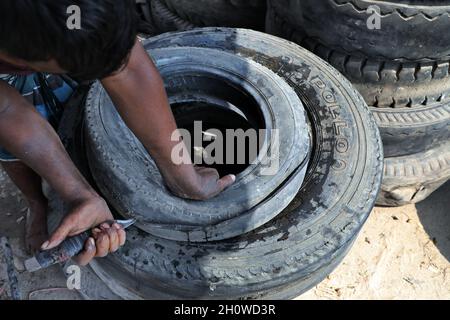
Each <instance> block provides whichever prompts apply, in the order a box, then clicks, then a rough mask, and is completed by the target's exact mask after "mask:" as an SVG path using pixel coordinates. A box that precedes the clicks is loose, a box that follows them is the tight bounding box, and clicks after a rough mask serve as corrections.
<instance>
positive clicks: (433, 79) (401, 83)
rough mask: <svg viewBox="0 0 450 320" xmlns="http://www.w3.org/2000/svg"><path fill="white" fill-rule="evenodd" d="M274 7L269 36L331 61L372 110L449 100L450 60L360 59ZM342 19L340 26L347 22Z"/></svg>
mask: <svg viewBox="0 0 450 320" xmlns="http://www.w3.org/2000/svg"><path fill="white" fill-rule="evenodd" d="M283 1H284V0H283ZM272 3H273V5H270V6H269V10H268V15H267V23H266V29H267V32H269V33H271V34H273V35H277V36H280V37H282V38H286V39H289V40H292V41H294V42H296V43H298V44H300V45H302V46H303V47H305V48H307V49H308V50H310V51H312V52H314V53H316V54H317V55H319V56H320V57H321V58H323V59H324V60H326V61H328V62H329V63H330V64H332V65H333V66H334V67H335V68H337V69H338V70H339V71H341V72H342V73H343V74H344V75H345V76H346V77H347V78H348V79H349V80H350V81H351V82H352V83H353V84H354V85H355V87H356V88H357V89H358V91H359V92H360V93H361V94H362V95H363V97H364V99H365V100H366V102H367V104H368V105H369V106H373V107H378V108H387V107H389V108H403V107H412V106H421V105H427V104H432V103H434V102H441V101H444V100H446V99H447V98H448V95H449V94H450V77H449V70H450V67H449V66H450V65H449V59H446V58H442V59H436V60H430V61H424V62H420V61H408V62H403V61H397V60H387V59H379V58H376V57H374V56H371V55H366V56H358V55H356V54H355V53H354V52H346V51H345V50H344V49H341V48H332V47H330V46H329V45H328V44H327V43H326V42H325V41H324V40H323V39H321V38H317V37H314V36H312V35H310V34H308V33H306V31H305V28H300V27H296V26H293V25H291V24H290V23H289V22H287V21H288V18H287V17H286V16H285V15H284V13H282V11H281V10H280V9H278V8H279V6H278V5H275V3H277V2H272ZM279 10H280V11H279ZM342 19H343V20H342V21H343V22H341V24H343V23H344V22H345V21H346V20H345V19H344V18H342ZM337 26H339V24H337ZM449 27H450V22H449ZM337 29H339V28H337ZM390 30H391V32H392V29H390ZM394 30H395V29H394ZM373 32H375V31H372V33H373ZM335 37H336V38H338V39H342V38H344V37H343V36H342V34H336V35H335ZM361 41H364V40H361ZM414 41H416V40H414ZM415 43H418V42H415ZM448 46H449V47H450V44H449V45H448ZM449 50H450V48H449ZM393 52H397V50H393Z"/></svg>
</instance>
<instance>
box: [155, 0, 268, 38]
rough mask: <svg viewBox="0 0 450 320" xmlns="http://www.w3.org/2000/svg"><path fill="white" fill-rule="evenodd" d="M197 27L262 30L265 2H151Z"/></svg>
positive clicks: (162, 0) (201, 0)
mask: <svg viewBox="0 0 450 320" xmlns="http://www.w3.org/2000/svg"><path fill="white" fill-rule="evenodd" d="M151 1H159V2H162V3H163V4H164V5H165V6H166V7H167V8H168V9H169V10H170V11H171V12H173V13H175V14H176V15H177V16H178V17H180V18H181V19H183V20H184V21H189V22H190V23H192V24H193V25H195V26H197V27H234V28H247V29H254V30H261V31H263V30H264V24H265V15H266V0H196V1H192V0H151Z"/></svg>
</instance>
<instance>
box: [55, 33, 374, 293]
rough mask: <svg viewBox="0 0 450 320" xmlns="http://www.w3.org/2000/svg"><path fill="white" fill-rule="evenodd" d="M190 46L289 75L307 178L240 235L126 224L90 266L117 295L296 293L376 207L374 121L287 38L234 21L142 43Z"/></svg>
mask: <svg viewBox="0 0 450 320" xmlns="http://www.w3.org/2000/svg"><path fill="white" fill-rule="evenodd" d="M188 45H190V46H200V47H201V46H205V47H210V48H214V49H219V50H223V51H228V52H231V53H234V54H237V55H241V56H244V57H246V58H250V59H252V60H254V61H256V62H258V63H260V64H263V65H265V66H267V67H269V68H270V69H272V70H273V71H276V72H277V73H278V74H279V75H280V76H281V77H283V78H284V79H286V80H288V82H289V83H290V84H291V86H293V87H294V88H295V90H296V92H297V94H298V95H299V97H300V98H301V99H302V101H303V103H304V105H305V107H306V109H307V111H308V114H309V118H310V121H311V124H312V127H313V137H314V142H315V148H314V150H313V154H312V160H311V163H310V166H309V169H308V176H307V177H308V178H307V180H306V182H305V184H304V186H303V187H302V189H301V191H300V192H299V193H298V195H297V197H296V199H295V200H294V201H293V202H291V203H290V205H289V207H288V208H286V209H285V210H284V211H283V213H282V214H280V215H279V216H278V217H277V218H275V219H273V220H272V221H270V222H269V223H267V224H265V225H264V226H262V227H260V228H259V229H257V230H255V231H252V232H250V233H248V234H246V235H242V236H239V237H236V238H234V239H230V240H225V241H219V242H213V243H186V242H175V241H169V240H164V239H161V238H157V237H154V236H151V235H148V234H146V233H144V232H142V231H140V230H138V229H137V228H131V229H130V230H129V232H128V241H127V244H126V245H125V247H124V248H123V249H121V250H120V251H119V252H117V253H115V254H112V255H109V256H108V257H106V258H104V259H98V260H96V261H95V263H94V264H93V265H92V266H93V268H94V270H95V271H96V273H97V275H98V276H99V277H100V278H102V279H103V281H104V282H105V283H106V284H107V285H108V287H109V288H110V289H111V290H112V291H114V292H115V293H116V294H117V295H119V296H121V297H123V298H159V299H162V298H171V299H173V298H178V299H180V298H181V299H183V298H210V299H221V298H222V299H223V298H227V299H230V298H240V299H264V298H276V299H286V298H293V297H295V296H297V295H299V294H301V293H302V292H304V291H305V290H307V289H309V288H310V287H312V286H314V285H315V284H317V283H318V282H320V281H321V280H322V279H323V278H324V277H325V276H326V275H327V274H329V273H330V272H331V270H332V269H333V268H334V267H336V265H337V264H338V263H339V262H340V261H341V259H342V258H343V257H344V256H345V254H346V252H347V251H348V249H349V248H350V246H351V244H352V243H353V241H354V239H355V238H356V236H357V234H358V232H359V231H360V229H361V227H362V225H363V224H364V222H365V220H366V219H367V217H368V214H369V212H370V211H371V210H372V208H373V205H374V202H375V198H376V196H377V194H378V191H379V186H380V183H381V174H382V163H383V155H382V146H381V139H380V136H379V133H378V130H377V128H376V124H375V122H374V121H373V119H372V116H371V114H370V112H369V110H368V108H367V106H366V105H365V103H364V101H363V99H362V98H361V97H360V95H359V94H358V93H357V92H356V91H355V90H354V89H353V88H352V86H351V84H350V83H349V82H348V81H347V80H346V79H345V78H343V77H342V76H341V75H340V74H339V73H338V72H337V71H336V70H334V69H333V68H330V67H329V66H328V65H326V64H325V63H323V62H322V61H321V60H320V59H318V58H317V57H316V56H314V55H312V54H311V53H309V52H307V51H306V50H303V49H302V48H299V47H298V46H296V45H294V44H292V43H289V42H287V41H284V40H281V39H278V38H275V37H271V36H268V35H264V34H261V33H257V32H252V31H247V30H235V29H205V30H195V31H191V32H186V33H180V34H172V35H168V34H166V35H163V36H160V37H157V38H155V39H154V40H153V41H148V42H146V48H147V49H152V48H157V47H169V46H188ZM53 196H54V195H53ZM63 211H64V210H63V209H61V208H60V207H59V209H56V210H52V212H51V216H52V217H55V215H56V216H58V217H61V215H62V213H61V212H63ZM52 219H54V218H52Z"/></svg>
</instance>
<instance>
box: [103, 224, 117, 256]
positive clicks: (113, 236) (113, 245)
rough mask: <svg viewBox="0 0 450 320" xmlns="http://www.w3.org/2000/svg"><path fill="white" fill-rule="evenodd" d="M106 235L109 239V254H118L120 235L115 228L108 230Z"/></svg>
mask: <svg viewBox="0 0 450 320" xmlns="http://www.w3.org/2000/svg"><path fill="white" fill-rule="evenodd" d="M106 233H107V234H108V237H109V252H116V251H117V249H119V235H118V234H117V229H116V228H114V227H111V228H108V229H107V230H106Z"/></svg>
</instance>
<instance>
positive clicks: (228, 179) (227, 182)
mask: <svg viewBox="0 0 450 320" xmlns="http://www.w3.org/2000/svg"><path fill="white" fill-rule="evenodd" d="M235 181H236V176H235V175H233V174H229V175H227V176H225V177H223V178H222V179H220V180H219V181H218V182H217V184H218V186H219V190H220V192H222V191H223V190H225V189H226V188H228V187H229V186H231V185H232V184H233V183H234V182H235Z"/></svg>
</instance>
